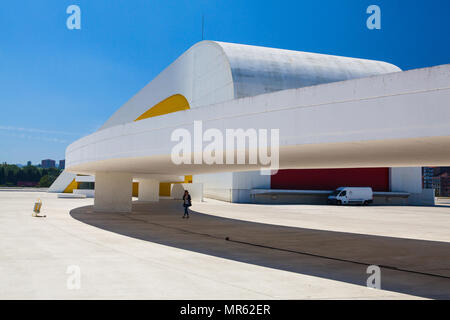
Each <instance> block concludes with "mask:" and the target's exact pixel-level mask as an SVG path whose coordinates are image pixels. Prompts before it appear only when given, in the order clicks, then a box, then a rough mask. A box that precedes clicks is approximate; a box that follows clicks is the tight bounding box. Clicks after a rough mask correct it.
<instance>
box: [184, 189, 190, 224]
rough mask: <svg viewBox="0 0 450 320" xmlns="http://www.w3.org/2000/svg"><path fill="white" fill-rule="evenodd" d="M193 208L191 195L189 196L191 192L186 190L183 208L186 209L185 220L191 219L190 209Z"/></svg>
mask: <svg viewBox="0 0 450 320" xmlns="http://www.w3.org/2000/svg"><path fill="white" fill-rule="evenodd" d="M190 206H192V202H191V195H190V194H189V191H187V190H185V191H184V195H183V207H184V214H183V219H184V218H187V219H189V211H188V208H189V207H190Z"/></svg>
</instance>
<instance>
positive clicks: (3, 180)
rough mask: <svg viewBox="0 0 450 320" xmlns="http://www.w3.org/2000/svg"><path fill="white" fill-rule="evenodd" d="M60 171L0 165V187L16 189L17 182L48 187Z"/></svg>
mask: <svg viewBox="0 0 450 320" xmlns="http://www.w3.org/2000/svg"><path fill="white" fill-rule="evenodd" d="M61 171H62V170H60V169H56V168H49V169H43V168H39V167H36V166H26V167H22V168H20V167H18V166H16V165H15V164H7V163H3V164H1V165H0V186H6V187H16V186H18V182H33V183H37V184H38V185H37V186H39V187H49V186H51V184H52V183H53V181H55V180H56V178H57V177H58V176H59V174H60V173H61Z"/></svg>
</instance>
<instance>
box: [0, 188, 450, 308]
mask: <svg viewBox="0 0 450 320" xmlns="http://www.w3.org/2000/svg"><path fill="white" fill-rule="evenodd" d="M37 197H41V198H42V199H43V203H44V204H43V213H44V214H47V218H33V217H31V210H32V207H33V203H34V201H35V199H36V198H37ZM92 202H93V201H92V199H57V198H56V195H55V194H48V193H26V192H18V191H12V192H10V191H4V192H0V234H1V241H0V298H2V299H119V298H123V299H405V298H406V299H409V298H416V297H422V298H448V297H450V294H449V292H450V285H449V283H450V282H449V281H450V280H449V279H448V278H445V277H447V276H448V275H449V269H450V268H449V266H448V261H450V259H448V258H449V256H448V255H449V253H448V252H450V250H448V249H449V246H450V243H449V238H448V235H447V233H446V232H445V229H447V230H448V227H449V226H450V208H449V207H446V206H443V207H433V208H419V207H368V208H365V207H339V208H337V207H326V206H297V205H296V206H255V205H253V206H252V205H239V204H229V203H222V202H217V201H211V200H208V201H207V202H204V203H194V206H193V207H192V208H193V210H194V212H193V213H192V215H191V218H190V219H189V220H185V219H181V215H182V207H181V204H180V203H178V202H175V201H171V200H162V201H160V202H159V203H158V204H137V203H134V204H133V213H131V214H110V213H93V212H92V207H91V205H92ZM69 212H70V213H69ZM206 213H207V214H206ZM330 217H332V218H330ZM244 219H246V220H249V221H243V220H244ZM364 221H366V222H367V223H364ZM371 230H372V231H373V230H378V231H377V232H375V233H374V232H372V231H371ZM387 235H390V237H388V236H387ZM225 237H229V238H230V240H231V241H226V240H225ZM408 238H409V239H408ZM424 238H425V239H424ZM413 239H416V240H413ZM430 240H432V241H430ZM241 242H247V243H241ZM268 247H272V248H271V249H270V248H268ZM311 254H313V255H315V256H312V255H311ZM330 258H332V259H330ZM333 259H335V260H333ZM336 259H337V260H336ZM361 263H362V264H361ZM364 263H378V264H383V265H388V266H394V267H401V268H403V269H405V270H408V271H406V272H405V271H398V270H391V269H383V268H382V275H381V281H382V282H381V285H382V289H385V290H375V289H369V288H367V287H365V282H366V279H367V277H368V275H367V274H366V268H367V266H366V265H364ZM71 265H75V266H79V267H80V271H81V282H80V283H81V287H80V289H75V290H69V289H68V287H67V281H68V279H69V278H70V276H71V275H70V274H67V273H66V271H67V268H68V266H71ZM410 271H412V272H410ZM419 272H422V273H429V274H435V275H438V276H439V275H440V276H441V277H437V276H430V275H424V274H419ZM386 289H388V290H386Z"/></svg>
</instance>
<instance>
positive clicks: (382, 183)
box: [270, 168, 389, 191]
mask: <svg viewBox="0 0 450 320" xmlns="http://www.w3.org/2000/svg"><path fill="white" fill-rule="evenodd" d="M270 186H271V188H272V189H292V190H334V189H336V188H339V187H372V189H373V190H374V191H389V168H358V169H301V170H298V169H290V170H279V171H278V173H277V174H276V175H273V176H272V177H271V181H270Z"/></svg>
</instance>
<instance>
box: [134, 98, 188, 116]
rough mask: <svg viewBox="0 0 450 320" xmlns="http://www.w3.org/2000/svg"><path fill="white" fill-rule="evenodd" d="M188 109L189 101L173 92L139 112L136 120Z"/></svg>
mask: <svg viewBox="0 0 450 320" xmlns="http://www.w3.org/2000/svg"><path fill="white" fill-rule="evenodd" d="M187 109H189V102H188V101H187V100H186V98H185V97H184V96H183V95H181V94H175V95H173V96H170V97H168V98H167V99H164V100H163V101H161V102H158V103H157V104H155V105H154V106H153V107H151V108H150V109H148V110H147V111H145V112H144V113H143V114H141V115H140V116H139V117H138V118H137V119H136V120H134V121H139V120H143V119H147V118H151V117H157V116H161V115H163V114H168V113H172V112H177V111H182V110H187Z"/></svg>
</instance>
